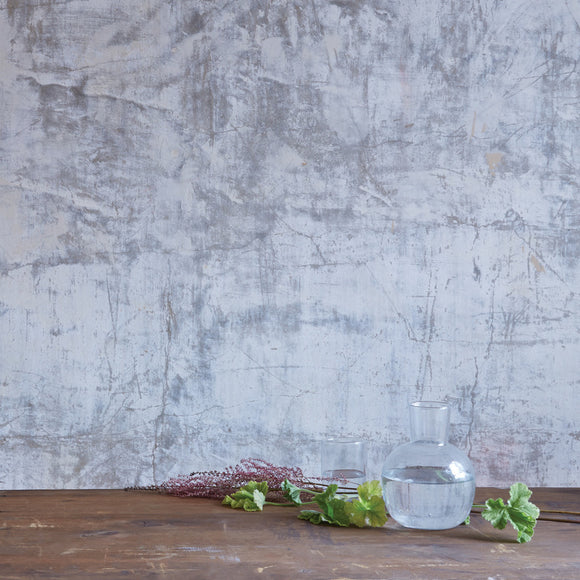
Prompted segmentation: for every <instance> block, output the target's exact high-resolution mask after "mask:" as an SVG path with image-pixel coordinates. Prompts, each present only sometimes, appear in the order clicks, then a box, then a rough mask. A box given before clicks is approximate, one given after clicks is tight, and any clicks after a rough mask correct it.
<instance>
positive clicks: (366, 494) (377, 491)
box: [357, 479, 383, 501]
mask: <svg viewBox="0 0 580 580" xmlns="http://www.w3.org/2000/svg"><path fill="white" fill-rule="evenodd" d="M357 492H358V496H359V498H360V500H361V501H368V500H370V499H371V498H372V497H375V496H377V495H378V496H379V497H383V488H382V487H381V482H380V481H379V480H378V479H373V480H372V481H365V482H364V483H363V484H362V485H359V486H358V488H357Z"/></svg>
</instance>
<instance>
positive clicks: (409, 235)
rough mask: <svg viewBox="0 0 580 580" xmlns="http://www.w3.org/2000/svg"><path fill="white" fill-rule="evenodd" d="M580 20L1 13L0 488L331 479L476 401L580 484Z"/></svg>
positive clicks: (338, 8)
mask: <svg viewBox="0 0 580 580" xmlns="http://www.w3.org/2000/svg"><path fill="white" fill-rule="evenodd" d="M578 22H579V20H578V14H577V8H575V7H574V6H573V5H572V4H571V3H570V2H567V1H565V0H557V1H551V2H548V1H547V0H546V1H540V2H536V3H531V4H530V3H527V4H521V3H520V4H507V3H503V4H498V3H495V2H488V1H485V0H483V1H481V2H477V3H475V4H473V6H472V8H471V10H470V11H467V10H461V11H458V10H456V9H455V8H454V5H453V4H449V3H448V2H444V1H443V0H440V1H434V2H432V1H426V0H425V1H423V0H421V1H420V2H416V3H409V2H404V1H402V0H394V1H392V2H388V3H384V2H383V3H380V2H377V1H375V0H369V1H368V2H330V3H329V2H323V1H322V0H314V1H313V2H310V3H306V4H305V3H292V2H290V3H288V2H287V1H282V0H274V1H272V2H268V3H262V2H252V3H251V4H248V5H242V4H236V3H233V4H232V3H226V2H221V1H218V2H198V1H193V2H187V3H185V2H180V1H172V2H166V1H162V0H153V1H151V2H147V3H143V2H141V1H138V0H119V2H116V3H115V4H114V6H111V3H108V2H105V1H104V0H94V1H92V2H90V3H87V2H84V1H81V0H69V1H67V2H58V3H56V2H44V3H38V2H33V1H32V0H23V1H19V2H16V1H14V0H10V1H8V2H4V3H0V73H1V74H0V100H1V102H2V107H0V159H1V163H0V220H1V223H2V229H1V230H0V405H1V407H0V408H1V414H0V441H1V442H2V445H1V446H0V485H1V486H3V487H5V488H34V487H39V488H40V487H42V488H50V487H120V486H125V485H132V484H147V483H151V482H153V481H157V482H159V481H161V480H164V479H167V478H169V477H171V476H174V475H177V474H179V473H185V472H189V471H191V470H193V469H197V470H202V469H209V468H222V467H225V466H226V465H229V464H233V463H236V462H237V461H238V460H239V459H241V458H243V457H261V458H264V459H267V460H270V461H273V462H274V463H281V464H288V465H299V466H301V467H303V468H304V469H305V470H306V471H308V472H311V473H314V474H316V473H317V471H318V465H319V459H318V443H317V441H318V440H319V439H320V438H321V437H324V436H328V435H332V434H334V435H336V434H357V435H362V436H365V437H367V438H368V439H369V440H370V441H371V442H372V444H371V457H370V463H371V466H372V471H371V475H377V474H378V470H379V468H380V464H381V462H382V458H383V457H384V456H385V455H386V453H387V452H388V451H389V449H390V448H391V447H392V446H393V445H395V444H397V443H399V442H401V441H404V440H405V438H406V435H407V431H408V428H407V415H406V410H405V408H406V405H407V403H408V402H409V401H411V400H414V399H417V398H429V399H439V398H445V399H447V400H449V401H451V402H452V403H453V404H454V413H453V426H452V431H453V434H454V442H455V443H456V444H458V445H460V446H461V447H463V448H464V449H466V450H467V451H468V452H469V454H470V456H471V457H472V459H473V461H474V463H475V465H476V467H477V469H478V483H479V484H480V485H486V484H489V485H506V484H510V483H512V482H513V481H515V480H523V481H526V483H528V484H529V485H554V486H558V485H580V474H579V466H578V459H577V457H578V449H579V445H580V443H579V442H580V435H579V433H580V425H579V421H580V402H579V398H578V394H577V393H578V386H579V377H580V364H579V362H578V361H579V359H578V356H577V351H578V346H579V341H580V314H579V313H580V304H579V302H578V301H579V297H578V295H579V291H580V278H579V269H578V260H579V258H580V199H579V193H578V183H577V174H578V160H577V156H578V151H577V149H578V125H579V122H580V116H579V113H578V106H577V104H578V94H580V78H579V73H578V69H580V67H579V66H578V64H579V63H578V50H577V47H578V45H579V42H580V28H579V26H578Z"/></svg>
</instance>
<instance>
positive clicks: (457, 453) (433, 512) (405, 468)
mask: <svg viewBox="0 0 580 580" xmlns="http://www.w3.org/2000/svg"><path fill="white" fill-rule="evenodd" d="M410 415H411V442H410V443H406V444H404V445H401V446H399V447H396V448H395V449H394V450H393V451H392V452H391V453H390V455H389V456H388V457H387V459H386V461H385V463H384V465H383V471H382V484H383V494H384V498H385V504H386V506H387V511H388V512H389V515H390V516H391V517H392V518H393V519H394V520H395V521H397V522H398V523H399V524H401V525H402V526H405V527H407V528H416V529H422V530H445V529H448V528H453V527H455V526H457V525H459V524H461V523H462V522H464V521H465V518H466V517H467V516H468V515H469V512H470V510H471V507H472V505H473V496H474V494H475V472H474V469H473V465H472V464H471V461H470V460H469V457H467V455H466V454H465V453H463V451H461V450H460V449H458V448H457V447H455V446H454V445H451V444H450V443H448V441H447V438H448V434H449V407H448V406H447V405H446V404H445V403H440V402H433V401H418V402H415V403H412V404H411V405H410Z"/></svg>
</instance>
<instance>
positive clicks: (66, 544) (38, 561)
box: [0, 488, 580, 580]
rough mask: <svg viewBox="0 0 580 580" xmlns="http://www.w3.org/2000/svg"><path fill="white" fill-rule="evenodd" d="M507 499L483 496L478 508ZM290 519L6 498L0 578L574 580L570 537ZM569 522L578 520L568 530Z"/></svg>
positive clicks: (578, 496) (127, 503) (283, 512)
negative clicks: (518, 538)
mask: <svg viewBox="0 0 580 580" xmlns="http://www.w3.org/2000/svg"><path fill="white" fill-rule="evenodd" d="M500 496H501V497H506V496H507V494H506V491H505V490H498V489H489V488H482V489H479V490H478V492H477V500H478V501H479V500H483V499H485V498H487V497H500ZM532 499H533V500H534V501H535V502H536V503H537V504H538V505H539V506H540V508H545V509H553V510H556V509H557V510H570V511H580V490H579V489H554V488H552V489H547V488H544V489H537V490H534V495H533V498H532ZM296 513H297V510H296V509H294V508H277V507H269V508H267V510H266V511H264V512H263V513H245V512H241V511H238V510H232V509H228V508H226V507H223V506H222V505H221V504H220V502H219V501H215V500H207V499H182V498H176V497H170V496H164V495H158V494H155V493H147V492H125V491H121V490H106V491H103V490H81V491H7V492H3V494H2V496H1V497H0V534H1V535H0V576H1V577H2V578H3V579H24V578H33V577H34V578H73V577H76V578H126V577H137V578H157V577H159V578H161V577H162V578H228V577H232V578H236V579H237V578H254V577H260V578H296V577H302V576H304V577H307V578H397V579H411V578H430V579H445V580H449V579H453V578H501V579H502V580H508V579H512V578H525V579H527V580H534V579H538V580H539V579H542V580H544V579H546V578H575V577H578V576H579V575H580V555H579V554H578V549H577V547H578V545H580V526H578V525H576V524H574V523H564V522H552V521H540V522H538V525H537V528H536V535H535V537H534V539H533V541H532V542H531V543H530V544H525V545H520V544H517V543H516V542H515V533H514V531H513V530H511V529H509V530H508V529H506V530H503V531H498V530H495V529H493V528H492V527H491V526H490V525H489V524H488V523H487V522H485V521H484V520H483V519H482V518H481V517H480V516H478V515H474V516H473V517H472V523H471V525H470V526H469V527H466V526H460V527H458V528H455V529H452V530H446V531H440V532H426V531H418V530H408V529H405V528H402V527H401V526H399V525H398V524H396V523H395V522H393V521H391V520H390V521H389V522H388V523H387V525H386V526H384V527H383V528H380V529H357V528H353V529H351V528H348V529H345V528H334V527H329V526H314V525H311V524H309V523H306V522H303V521H300V520H298V519H297V518H296ZM577 521H578V518H577Z"/></svg>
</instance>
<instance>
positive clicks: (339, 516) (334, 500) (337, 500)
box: [298, 480, 387, 528]
mask: <svg viewBox="0 0 580 580" xmlns="http://www.w3.org/2000/svg"><path fill="white" fill-rule="evenodd" d="M337 489H338V486H336V485H335V484H332V485H329V486H328V487H327V488H326V490H325V491H324V492H322V493H318V494H316V495H315V496H314V498H313V499H314V501H315V502H316V504H317V505H318V507H319V508H320V510H321V511H318V510H302V511H301V512H300V514H299V515H298V517H299V518H300V519H301V520H306V521H309V522H310V523H312V524H322V523H326V524H331V525H336V526H344V527H346V526H351V525H355V526H358V527H359V528H362V527H364V526H371V527H375V528H376V527H381V526H384V525H385V523H386V522H387V511H386V508H385V502H384V500H383V496H382V489H381V484H380V483H379V482H378V481H377V480H374V481H367V482H365V483H363V484H362V485H359V486H358V489H357V493H358V497H357V498H354V499H353V500H352V501H349V500H348V498H341V497H337V495H336V491H337Z"/></svg>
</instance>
